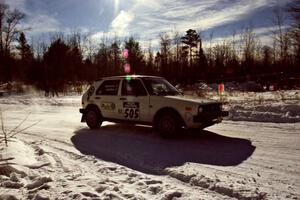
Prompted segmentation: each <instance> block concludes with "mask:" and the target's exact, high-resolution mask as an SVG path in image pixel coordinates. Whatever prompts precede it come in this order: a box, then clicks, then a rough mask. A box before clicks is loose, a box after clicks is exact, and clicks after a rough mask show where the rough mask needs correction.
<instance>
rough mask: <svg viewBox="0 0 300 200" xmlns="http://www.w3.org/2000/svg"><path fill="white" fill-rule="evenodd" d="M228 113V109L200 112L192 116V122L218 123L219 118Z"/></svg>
mask: <svg viewBox="0 0 300 200" xmlns="http://www.w3.org/2000/svg"><path fill="white" fill-rule="evenodd" d="M228 115H229V112H228V111H214V112H201V113H199V114H198V115H196V116H194V117H193V122H194V123H211V122H214V121H215V122H216V123H218V122H219V121H220V120H218V119H220V118H222V117H226V116H228Z"/></svg>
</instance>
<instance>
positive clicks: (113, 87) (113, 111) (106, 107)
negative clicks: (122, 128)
mask: <svg viewBox="0 0 300 200" xmlns="http://www.w3.org/2000/svg"><path fill="white" fill-rule="evenodd" d="M120 82H121V80H120V79H113V80H104V81H103V82H102V83H101V85H100V86H99V87H98V89H97V90H96V93H95V103H96V104H97V105H98V107H99V108H100V110H101V113H102V116H103V117H104V118H111V119H115V118H117V116H118V111H117V103H118V101H119V98H120V97H119V96H118V91H119V87H120Z"/></svg>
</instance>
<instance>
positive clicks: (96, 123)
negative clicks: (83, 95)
mask: <svg viewBox="0 0 300 200" xmlns="http://www.w3.org/2000/svg"><path fill="white" fill-rule="evenodd" d="M101 123H102V121H101V116H100V114H99V113H98V112H97V111H95V110H88V111H87V113H86V124H87V125H88V127H90V128H91V129H96V128H99V127H100V126H101Z"/></svg>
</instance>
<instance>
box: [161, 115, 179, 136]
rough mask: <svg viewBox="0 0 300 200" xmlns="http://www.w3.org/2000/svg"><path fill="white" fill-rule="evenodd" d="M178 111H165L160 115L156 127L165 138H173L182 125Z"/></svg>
mask: <svg viewBox="0 0 300 200" xmlns="http://www.w3.org/2000/svg"><path fill="white" fill-rule="evenodd" d="M180 124H181V123H180V121H179V119H178V117H177V115H176V113H172V112H164V113H162V114H160V115H159V116H158V118H157V119H156V123H155V128H156V130H157V131H158V132H159V134H160V135H161V136H162V137H164V138H173V137H175V136H176V134H177V133H178V132H179V130H180V128H181V125H180Z"/></svg>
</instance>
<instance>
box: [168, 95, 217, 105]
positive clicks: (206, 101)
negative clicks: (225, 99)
mask: <svg viewBox="0 0 300 200" xmlns="http://www.w3.org/2000/svg"><path fill="white" fill-rule="evenodd" d="M165 98H167V99H170V100H177V101H182V102H190V103H197V104H211V103H220V102H218V101H216V100H211V99H205V98H197V99H195V98H192V97H189V96H185V95H183V96H179V95H178V96H165Z"/></svg>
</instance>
